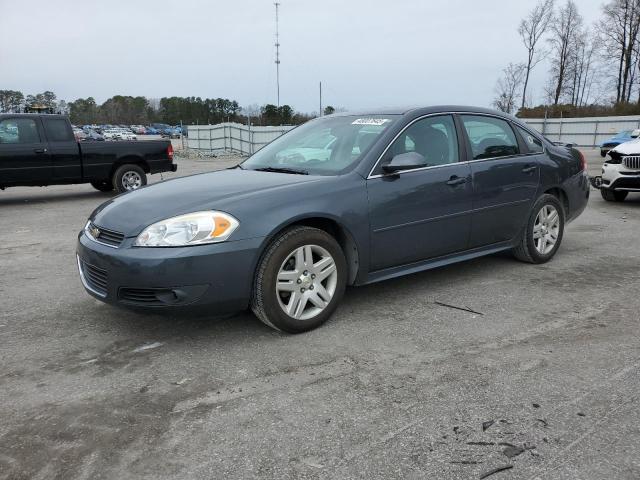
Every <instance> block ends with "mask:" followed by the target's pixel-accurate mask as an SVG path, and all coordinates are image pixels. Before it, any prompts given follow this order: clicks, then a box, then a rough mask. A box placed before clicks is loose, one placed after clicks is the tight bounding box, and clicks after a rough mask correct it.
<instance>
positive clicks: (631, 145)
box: [611, 138, 640, 155]
mask: <svg viewBox="0 0 640 480" xmlns="http://www.w3.org/2000/svg"><path fill="white" fill-rule="evenodd" d="M611 151H612V152H618V153H619V154H620V155H634V154H639V153H640V138H635V139H633V140H631V141H628V142H624V143H621V144H620V145H618V146H617V147H615V148H614V149H613V150H611Z"/></svg>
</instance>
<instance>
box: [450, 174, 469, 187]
mask: <svg viewBox="0 0 640 480" xmlns="http://www.w3.org/2000/svg"><path fill="white" fill-rule="evenodd" d="M463 183H467V179H466V178H464V177H458V176H457V175H453V176H452V177H451V178H450V179H449V181H447V185H451V186H452V187H455V186H456V185H462V184H463Z"/></svg>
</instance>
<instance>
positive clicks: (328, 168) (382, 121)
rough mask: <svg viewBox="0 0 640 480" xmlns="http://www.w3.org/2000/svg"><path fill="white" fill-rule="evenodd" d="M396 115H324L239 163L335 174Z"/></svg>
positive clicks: (357, 156) (246, 166) (250, 167)
mask: <svg viewBox="0 0 640 480" xmlns="http://www.w3.org/2000/svg"><path fill="white" fill-rule="evenodd" d="M397 117H398V115H367V116H355V115H348V116H327V117H322V118H318V119H315V120H312V121H310V122H308V123H306V124H304V125H302V126H300V127H298V128H296V129H294V130H292V131H290V132H288V133H286V134H285V135H283V136H281V137H279V138H277V139H276V140H274V141H273V142H271V143H270V144H268V145H267V146H265V147H264V148H262V149H261V150H259V151H258V152H256V153H255V154H254V155H253V156H251V157H250V158H249V159H247V160H246V161H245V162H244V163H242V168H244V169H246V170H267V171H285V172H288V173H308V174H311V175H337V174H339V173H341V172H343V171H345V170H347V169H348V168H349V167H351V166H352V165H354V164H355V163H357V162H358V161H360V159H361V158H362V155H363V154H364V153H366V151H367V150H368V149H369V147H370V146H371V145H372V144H373V143H374V141H375V140H376V139H377V138H378V137H379V136H380V134H381V133H382V132H384V131H385V130H386V129H387V128H389V126H391V125H392V124H393V122H394V121H395V119H396V118H397Z"/></svg>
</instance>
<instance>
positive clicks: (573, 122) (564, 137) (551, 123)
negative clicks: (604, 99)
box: [523, 116, 640, 147]
mask: <svg viewBox="0 0 640 480" xmlns="http://www.w3.org/2000/svg"><path fill="white" fill-rule="evenodd" d="M523 120H524V121H525V122H526V123H527V124H528V125H531V126H532V127H533V128H535V129H536V130H538V131H539V132H540V133H542V134H543V135H544V136H546V137H547V138H548V139H549V140H552V141H554V142H565V143H575V144H577V145H578V146H580V147H595V146H598V145H599V144H600V143H602V141H603V140H606V139H607V138H609V137H612V136H613V135H615V134H616V133H618V132H619V131H621V130H634V129H636V128H640V117H638V116H628V117H587V118H546V119H545V118H523Z"/></svg>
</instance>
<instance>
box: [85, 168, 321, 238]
mask: <svg viewBox="0 0 640 480" xmlns="http://www.w3.org/2000/svg"><path fill="white" fill-rule="evenodd" d="M326 178H328V177H322V176H310V175H293V174H284V173H275V172H257V171H254V170H241V169H233V170H221V171H218V172H211V173H203V174H199V175H192V176H189V177H182V178H177V179H174V180H168V181H166V182H160V183H156V184H154V185H150V186H148V187H144V188H141V189H140V190H136V191H134V192H129V193H125V194H123V195H118V196H117V197H114V198H113V199H111V200H109V201H108V202H105V203H103V204H102V205H100V206H99V207H98V208H97V209H96V210H95V211H94V212H93V213H92V214H91V217H90V220H91V221H92V222H94V223H95V224H96V225H97V226H99V227H102V228H106V229H109V230H114V231H116V232H120V233H123V234H124V235H125V236H127V237H132V236H137V235H138V234H139V233H140V232H141V231H142V230H143V229H145V228H146V227H148V226H149V225H151V224H153V223H155V222H159V221H161V220H165V219H167V218H170V217H175V216H177V215H182V214H185V213H190V212H197V211H202V210H221V211H225V212H227V213H230V214H232V215H233V214H234V210H236V208H234V206H240V205H239V204H240V203H241V202H251V205H252V207H253V208H255V207H256V206H259V205H260V201H259V199H256V197H257V196H260V195H266V194H268V193H275V192H277V191H286V190H287V189H289V188H294V187H295V186H297V185H300V184H305V183H310V182H318V181H322V180H323V179H326ZM239 220H240V221H242V219H241V218H239Z"/></svg>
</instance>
